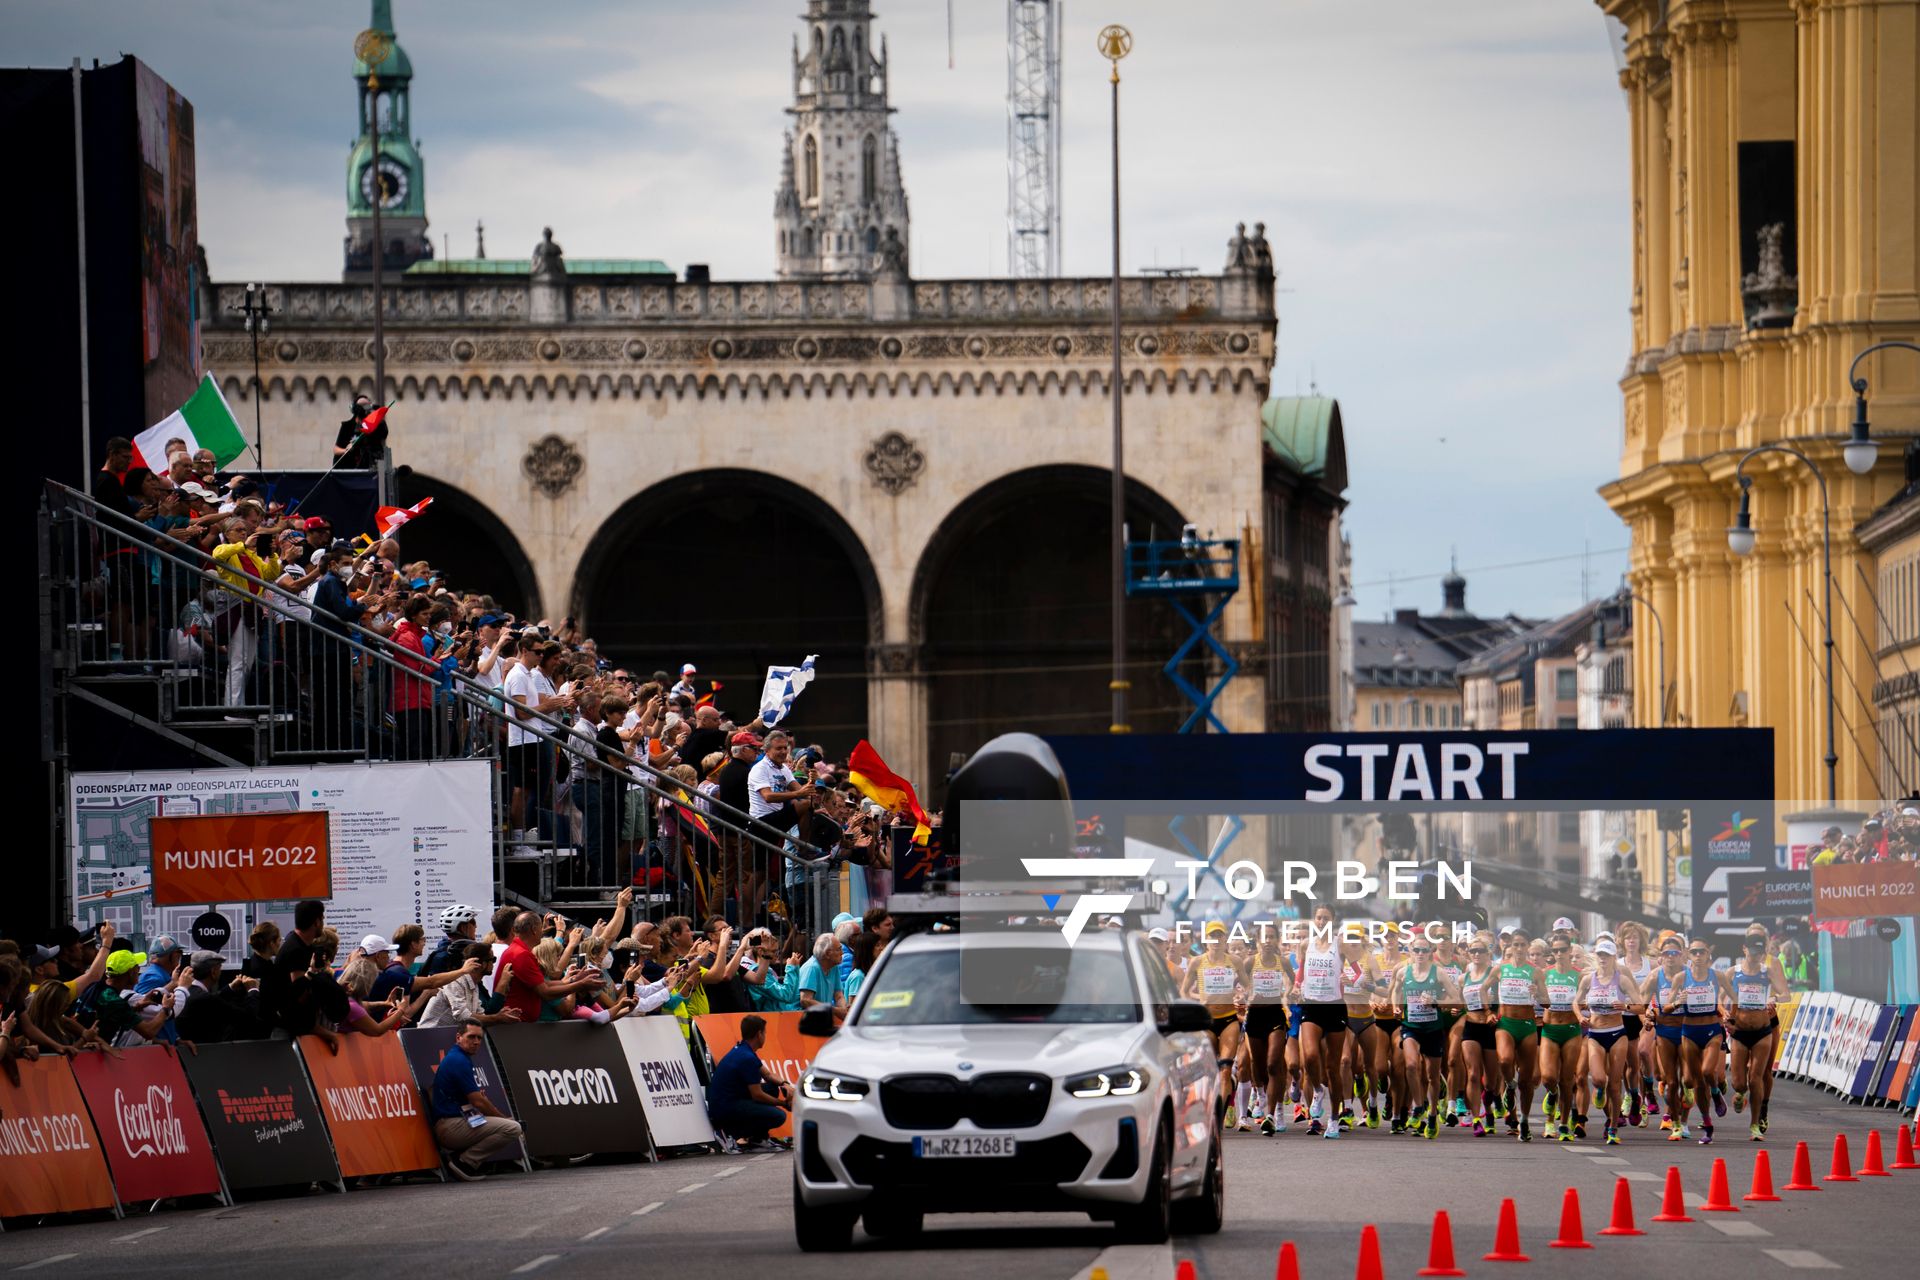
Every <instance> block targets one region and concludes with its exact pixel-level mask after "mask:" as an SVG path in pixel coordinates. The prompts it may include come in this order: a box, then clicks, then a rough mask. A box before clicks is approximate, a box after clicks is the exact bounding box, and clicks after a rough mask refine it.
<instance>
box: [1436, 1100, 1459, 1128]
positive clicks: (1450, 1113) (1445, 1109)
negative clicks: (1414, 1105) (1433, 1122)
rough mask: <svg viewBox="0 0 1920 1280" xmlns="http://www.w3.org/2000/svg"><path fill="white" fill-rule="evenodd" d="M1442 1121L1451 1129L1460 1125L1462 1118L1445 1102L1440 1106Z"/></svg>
mask: <svg viewBox="0 0 1920 1280" xmlns="http://www.w3.org/2000/svg"><path fill="white" fill-rule="evenodd" d="M1440 1119H1441V1120H1442V1121H1444V1122H1445V1123H1446V1126H1447V1128H1449V1129H1451V1128H1453V1127H1454V1126H1455V1125H1457V1124H1459V1123H1460V1117H1459V1116H1458V1115H1457V1114H1455V1112H1454V1110H1453V1108H1452V1107H1449V1106H1448V1105H1447V1104H1446V1103H1444V1102H1443V1103H1441V1104H1440Z"/></svg>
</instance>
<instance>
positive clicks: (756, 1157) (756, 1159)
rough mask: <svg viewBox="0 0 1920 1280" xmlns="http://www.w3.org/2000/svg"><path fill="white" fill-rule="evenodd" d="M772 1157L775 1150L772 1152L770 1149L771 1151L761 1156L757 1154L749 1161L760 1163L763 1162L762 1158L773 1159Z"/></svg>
mask: <svg viewBox="0 0 1920 1280" xmlns="http://www.w3.org/2000/svg"><path fill="white" fill-rule="evenodd" d="M771 1159H773V1152H771V1151H769V1152H767V1153H766V1154H765V1155H760V1156H755V1157H754V1158H753V1159H752V1160H751V1161H749V1162H748V1163H750V1164H759V1163H760V1162H761V1161H762V1160H771Z"/></svg>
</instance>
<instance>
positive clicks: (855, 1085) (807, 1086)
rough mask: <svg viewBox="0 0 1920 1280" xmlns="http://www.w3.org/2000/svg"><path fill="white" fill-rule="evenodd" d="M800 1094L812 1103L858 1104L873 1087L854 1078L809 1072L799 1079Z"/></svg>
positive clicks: (822, 1072) (824, 1072)
mask: <svg viewBox="0 0 1920 1280" xmlns="http://www.w3.org/2000/svg"><path fill="white" fill-rule="evenodd" d="M800 1092H801V1094H802V1095H803V1096H805V1097H807V1098H809V1099H811V1100H812V1101H814V1102H858V1101H860V1099H862V1098H864V1097H866V1096H867V1095H868V1094H869V1093H872V1092H873V1086H872V1085H870V1084H868V1083H867V1082H866V1081H865V1080H861V1079H859V1078H857V1077H855V1076H841V1075H834V1074H832V1073H830V1072H826V1071H809V1072H807V1074H805V1075H804V1076H801V1077H800Z"/></svg>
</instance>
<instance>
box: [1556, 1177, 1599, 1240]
mask: <svg viewBox="0 0 1920 1280" xmlns="http://www.w3.org/2000/svg"><path fill="white" fill-rule="evenodd" d="M1547 1248H1549V1249H1591V1248H1593V1242H1592V1241H1591V1240H1589V1239H1587V1233H1586V1232H1585V1230H1583V1229H1582V1228H1581V1225H1580V1193H1579V1192H1578V1191H1575V1190H1574V1189H1573V1188H1572V1187H1568V1188H1567V1191H1566V1194H1565V1195H1563V1196H1561V1197H1560V1234H1559V1235H1558V1236H1557V1237H1555V1238H1554V1239H1552V1240H1549V1241H1548V1242H1547Z"/></svg>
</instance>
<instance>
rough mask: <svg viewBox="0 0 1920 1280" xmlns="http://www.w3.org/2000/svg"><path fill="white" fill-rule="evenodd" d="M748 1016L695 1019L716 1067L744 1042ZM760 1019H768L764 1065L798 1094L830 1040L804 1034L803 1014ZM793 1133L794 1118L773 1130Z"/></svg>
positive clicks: (781, 1134)
mask: <svg viewBox="0 0 1920 1280" xmlns="http://www.w3.org/2000/svg"><path fill="white" fill-rule="evenodd" d="M746 1016H747V1015H746V1014H744V1013H709V1014H705V1015H703V1016H701V1017H698V1018H695V1019H694V1020H693V1021H694V1025H695V1026H697V1027H698V1028H699V1029H700V1038H701V1039H702V1040H704V1041H706V1043H707V1052H708V1053H709V1054H711V1055H712V1056H713V1061H714V1064H715V1065H716V1066H717V1065H719V1062H720V1059H722V1058H724V1057H726V1056H727V1055H728V1054H729V1053H731V1052H733V1046H735V1045H737V1044H739V1043H740V1020H741V1019H742V1018H744V1017H746ZM760 1016H761V1017H763V1018H765V1019H766V1020H767V1042H766V1044H764V1045H762V1046H761V1047H760V1064H761V1065H762V1066H764V1067H768V1068H770V1069H771V1070H772V1071H773V1074H774V1075H776V1076H778V1077H780V1078H781V1079H782V1080H785V1081H786V1082H787V1083H788V1084H790V1085H792V1086H793V1087H794V1089H795V1091H798V1090H799V1088H800V1077H801V1076H803V1075H805V1074H806V1072H807V1068H808V1067H810V1066H812V1065H813V1055H814V1054H816V1053H818V1052H820V1046H822V1045H824V1044H825V1043H826V1040H825V1039H823V1038H822V1037H820V1036H803V1035H801V1034H800V1015H799V1014H797V1013H763V1014H761V1015H760ZM792 1134H793V1121H792V1119H791V1118H789V1119H787V1120H784V1121H782V1122H781V1124H780V1127H779V1128H777V1129H775V1130H773V1136H774V1137H776V1138H785V1137H790V1136H792Z"/></svg>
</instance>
